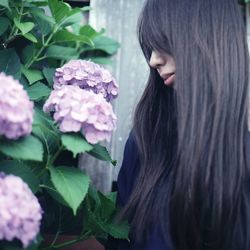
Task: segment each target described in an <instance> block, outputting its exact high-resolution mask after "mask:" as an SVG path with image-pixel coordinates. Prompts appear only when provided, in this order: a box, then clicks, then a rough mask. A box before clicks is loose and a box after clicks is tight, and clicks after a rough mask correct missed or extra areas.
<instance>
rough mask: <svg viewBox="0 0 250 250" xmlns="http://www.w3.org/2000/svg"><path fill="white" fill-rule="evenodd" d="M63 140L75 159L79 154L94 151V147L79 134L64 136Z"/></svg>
mask: <svg viewBox="0 0 250 250" xmlns="http://www.w3.org/2000/svg"><path fill="white" fill-rule="evenodd" d="M61 140H62V144H63V145H64V146H65V147H66V149H67V150H69V151H71V152H72V153H73V155H74V157H76V155H77V154H79V153H84V152H88V151H90V150H92V149H93V147H92V146H91V145H90V144H89V143H88V142H87V141H86V140H85V139H84V138H83V137H82V136H81V135H79V134H73V133H72V134H63V135H62V137H61Z"/></svg>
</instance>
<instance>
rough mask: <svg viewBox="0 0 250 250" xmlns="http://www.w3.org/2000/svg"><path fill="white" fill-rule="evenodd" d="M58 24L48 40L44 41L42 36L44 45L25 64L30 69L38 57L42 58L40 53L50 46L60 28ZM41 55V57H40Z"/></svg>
mask: <svg viewBox="0 0 250 250" xmlns="http://www.w3.org/2000/svg"><path fill="white" fill-rule="evenodd" d="M58 28H59V27H58V26H57V25H55V26H54V29H53V31H52V32H51V34H50V35H49V37H48V38H47V40H46V41H45V42H44V37H43V38H42V40H43V43H42V47H41V48H40V49H39V50H38V51H37V53H36V54H35V55H34V56H33V57H32V58H31V60H30V61H29V62H27V63H26V64H25V67H26V68H27V69H28V68H29V67H30V66H31V65H32V64H33V63H34V62H36V61H38V59H40V58H41V57H40V55H41V54H42V53H43V51H44V50H45V49H46V48H47V47H48V45H49V43H50V41H51V39H52V37H53V36H54V34H55V33H56V32H57V30H58ZM39 57H40V58H39Z"/></svg>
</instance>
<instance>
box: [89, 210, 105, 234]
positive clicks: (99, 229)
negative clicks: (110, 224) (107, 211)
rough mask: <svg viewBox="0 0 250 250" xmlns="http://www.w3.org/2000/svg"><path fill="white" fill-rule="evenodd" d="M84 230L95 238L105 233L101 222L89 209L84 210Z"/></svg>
mask: <svg viewBox="0 0 250 250" xmlns="http://www.w3.org/2000/svg"><path fill="white" fill-rule="evenodd" d="M84 215H85V218H84V223H85V230H87V231H91V232H92V234H93V235H94V236H95V237H98V236H100V235H103V234H104V233H105V231H106V229H105V227H104V223H103V221H102V220H100V219H98V218H97V217H96V215H95V213H93V212H92V211H91V210H90V209H89V208H87V209H86V210H85V213H84Z"/></svg>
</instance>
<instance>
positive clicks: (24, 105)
mask: <svg viewBox="0 0 250 250" xmlns="http://www.w3.org/2000/svg"><path fill="white" fill-rule="evenodd" d="M32 122H33V102H31V101H30V100H29V97H28V95H27V93H26V92H25V90H24V89H23V86H22V85H21V84H20V83H19V82H18V81H17V80H15V79H14V78H13V77H12V76H6V75H5V74H4V73H0V135H4V136H5V137H7V138H8V139H18V138H19V137H21V136H24V135H28V134H30V133H31V130H32Z"/></svg>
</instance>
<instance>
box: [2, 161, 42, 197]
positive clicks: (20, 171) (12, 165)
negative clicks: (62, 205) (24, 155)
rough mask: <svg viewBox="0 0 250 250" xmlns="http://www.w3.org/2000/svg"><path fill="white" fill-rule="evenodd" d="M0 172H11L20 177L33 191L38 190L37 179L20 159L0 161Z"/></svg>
mask: <svg viewBox="0 0 250 250" xmlns="http://www.w3.org/2000/svg"><path fill="white" fill-rule="evenodd" d="M0 172H4V173H5V174H13V175H15V176H19V177H21V178H22V180H23V181H24V182H26V183H27V184H28V186H29V188H30V189H31V191H32V192H33V193H36V192H37V191H38V190H39V180H38V178H37V177H36V176H35V174H34V173H33V172H32V171H31V170H30V168H29V167H28V166H27V165H25V164H24V163H23V162H21V161H15V160H14V161H12V160H8V161H1V162H0Z"/></svg>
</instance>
